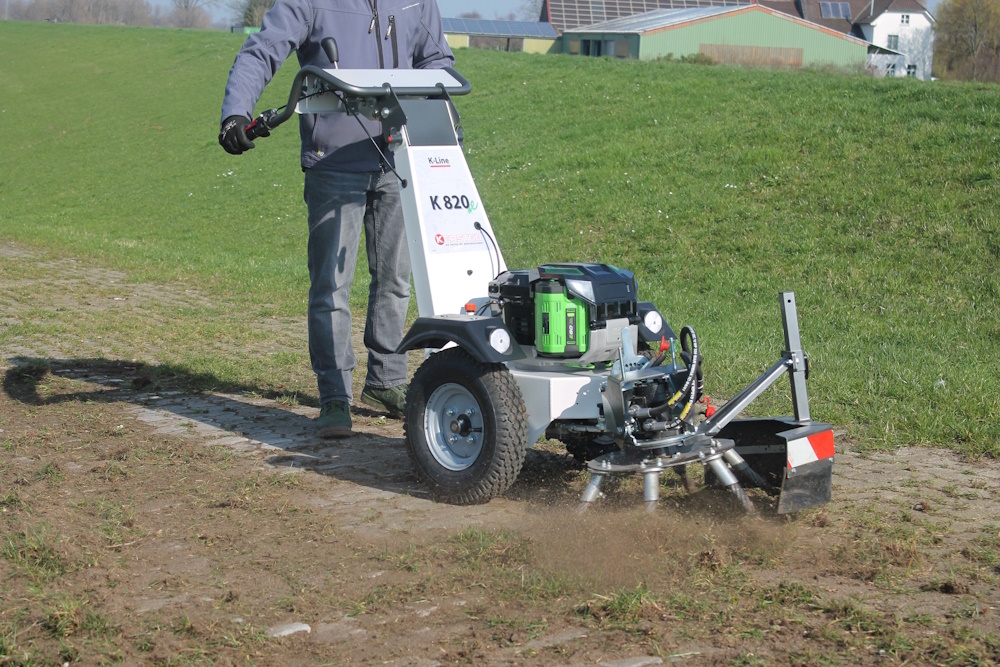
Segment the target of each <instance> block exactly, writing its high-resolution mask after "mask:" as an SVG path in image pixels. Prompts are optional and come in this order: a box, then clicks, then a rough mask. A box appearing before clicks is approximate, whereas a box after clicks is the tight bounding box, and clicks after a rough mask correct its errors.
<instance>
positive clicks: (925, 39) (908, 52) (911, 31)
mask: <svg viewBox="0 0 1000 667" xmlns="http://www.w3.org/2000/svg"><path fill="white" fill-rule="evenodd" d="M854 25H855V26H856V28H857V29H860V30H861V33H862V35H863V36H864V39H865V40H867V41H869V42H871V43H872V44H874V45H876V46H881V47H885V48H886V49H888V50H890V51H896V52H898V53H901V54H903V56H904V57H903V59H901V60H900V59H898V58H892V57H890V56H882V57H874V58H873V59H872V63H871V64H872V65H873V66H874V67H875V68H876V69H877V70H878V71H879V73H880V74H884V75H885V76H912V77H916V78H918V79H923V80H925V81H926V80H929V79H930V78H931V65H932V64H933V62H934V17H933V16H931V14H930V12H928V11H927V9H926V8H925V7H924V6H923V5H922V4H920V2H919V0H872V2H871V4H869V5H868V6H867V7H866V8H865V9H863V10H862V12H861V13H860V15H857V16H856V17H855V19H854Z"/></svg>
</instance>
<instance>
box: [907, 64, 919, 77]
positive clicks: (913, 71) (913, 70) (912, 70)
mask: <svg viewBox="0 0 1000 667" xmlns="http://www.w3.org/2000/svg"><path fill="white" fill-rule="evenodd" d="M916 75H917V66H916V65H907V66H906V76H916Z"/></svg>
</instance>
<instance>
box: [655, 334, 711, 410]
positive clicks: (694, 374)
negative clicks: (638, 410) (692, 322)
mask: <svg viewBox="0 0 1000 667" xmlns="http://www.w3.org/2000/svg"><path fill="white" fill-rule="evenodd" d="M686 339H690V341H689V342H688V341H687V340H686ZM680 341H681V349H682V350H683V351H684V352H686V353H687V354H683V353H682V354H681V358H682V359H683V361H684V362H685V364H686V365H687V367H688V375H687V378H685V379H684V384H683V385H682V386H681V388H680V389H679V390H678V391H677V393H676V394H674V395H673V396H672V397H671V398H670V400H668V401H667V402H666V403H661V404H660V405H656V406H653V407H651V408H650V409H649V414H650V416H657V415H661V414H663V413H664V412H666V411H667V410H669V409H670V408H672V407H673V406H674V405H675V404H676V403H677V401H679V400H680V399H681V398H683V397H684V395H685V394H688V395H689V396H690V398H689V400H688V404H687V405H686V406H685V408H684V412H683V413H682V416H681V418H682V419H683V418H684V417H685V416H687V413H688V411H689V410H690V409H691V405H692V404H693V403H694V401H695V400H696V399H697V392H698V390H699V387H698V382H697V380H698V375H699V374H700V370H701V355H700V354H699V353H698V351H699V346H698V334H696V333H695V331H694V329H693V328H691V327H690V326H686V325H685V327H684V328H683V329H681V336H680ZM685 343H687V344H685Z"/></svg>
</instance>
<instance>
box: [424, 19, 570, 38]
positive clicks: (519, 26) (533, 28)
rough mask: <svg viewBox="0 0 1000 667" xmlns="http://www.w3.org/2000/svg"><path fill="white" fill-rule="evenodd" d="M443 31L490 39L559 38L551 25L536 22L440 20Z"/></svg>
mask: <svg viewBox="0 0 1000 667" xmlns="http://www.w3.org/2000/svg"><path fill="white" fill-rule="evenodd" d="M441 22H442V23H443V24H444V31H445V32H446V33H450V34H460V35H486V36H490V37H536V38H543V39H545V38H547V39H555V38H557V37H558V36H559V34H558V33H557V32H556V29H555V28H553V27H552V24H551V23H540V22H537V21H487V20H484V19H452V18H442V19H441Z"/></svg>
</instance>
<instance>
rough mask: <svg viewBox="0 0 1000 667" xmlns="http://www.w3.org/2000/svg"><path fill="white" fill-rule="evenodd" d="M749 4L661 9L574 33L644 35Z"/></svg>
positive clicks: (605, 22)
mask: <svg viewBox="0 0 1000 667" xmlns="http://www.w3.org/2000/svg"><path fill="white" fill-rule="evenodd" d="M749 6H750V5H749V4H745V5H734V6H732V7H691V8H687V9H659V10H654V11H651V12H646V13H644V14H636V15H635V16H626V17H624V18H618V19H613V20H611V21H604V22H603V23H595V24H593V25H588V26H581V27H579V28H576V29H575V30H573V31H572V32H601V33H615V32H620V33H630V34H634V33H644V32H650V31H653V30H660V29H662V28H671V27H673V26H677V25H681V24H684V23H689V22H691V21H699V20H702V19H708V18H712V17H715V16H719V15H721V14H728V13H729V12H732V11H736V10H739V9H745V8H747V7H749Z"/></svg>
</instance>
